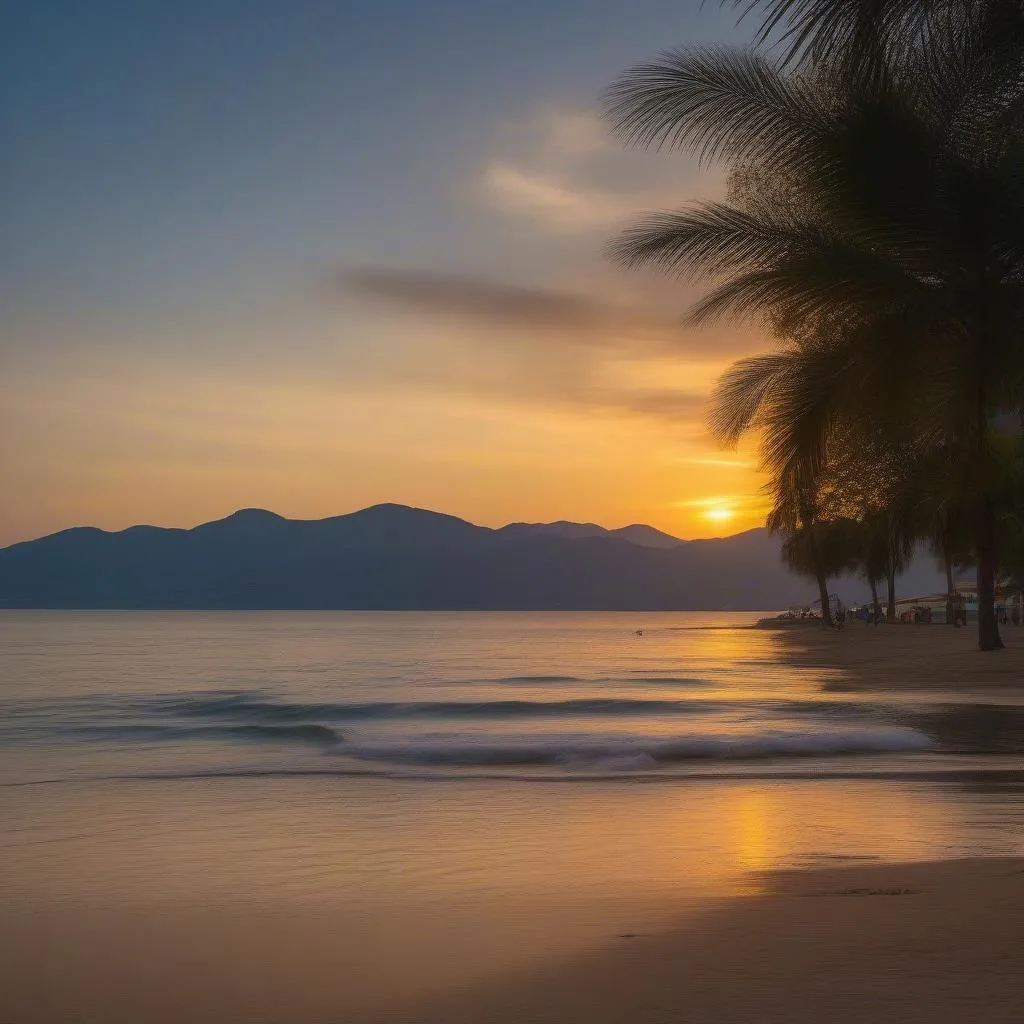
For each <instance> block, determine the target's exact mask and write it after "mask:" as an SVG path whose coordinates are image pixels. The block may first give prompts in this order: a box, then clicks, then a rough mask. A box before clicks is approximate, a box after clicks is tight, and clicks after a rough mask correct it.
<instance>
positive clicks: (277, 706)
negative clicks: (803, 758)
mask: <svg viewBox="0 0 1024 1024" xmlns="http://www.w3.org/2000/svg"><path fill="white" fill-rule="evenodd" d="M722 706H723V704H722V702H717V701H700V700H658V699H655V700H640V699H634V698H628V697H579V698H571V699H569V700H546V701H545V700H481V701H366V702H355V703H347V702H346V703H317V704H293V703H285V702H282V701H274V700H266V699H262V698H256V697H252V696H249V695H244V694H238V695H236V696H233V697H214V698H188V699H185V700H182V699H178V698H174V699H161V700H159V701H153V702H150V703H149V704H148V705H147V706H146V708H145V710H147V711H149V712H156V713H158V714H165V715H166V714H170V715H179V716H186V717H198V718H231V719H234V720H245V721H274V722H288V721H296V720H303V721H305V720H309V719H315V720H318V721H326V722H354V721H362V720H370V719H396V718H408V719H430V718H441V719H452V718H559V717H576V716H592V715H596V716H609V717H620V716H627V717H629V716H648V715H692V714H699V713H701V712H707V711H713V710H716V709H718V708H721V707H722Z"/></svg>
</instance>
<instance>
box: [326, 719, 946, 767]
mask: <svg viewBox="0 0 1024 1024" xmlns="http://www.w3.org/2000/svg"><path fill="white" fill-rule="evenodd" d="M933 748H934V743H933V741H932V740H931V739H930V738H929V737H928V736H926V735H925V734H924V733H920V732H917V731H916V730H914V729H905V728H889V729H848V730H842V731H832V732H823V731H799V730H777V731H766V732H762V733H754V734H718V735H693V736H684V737H649V736H626V735H624V736H586V735H579V734H565V735H560V736H552V735H544V736H515V737H511V736H510V737H494V736H487V737H480V738H472V737H468V736H432V737H422V738H418V739H415V740H408V739H406V740H403V741H400V742H394V741H390V742H389V741H383V742H372V743H365V742H363V743H353V744H347V745H346V746H345V747H344V748H343V753H344V754H345V755H346V756H348V757H352V758H356V759H361V760H371V761H386V762H392V763H397V764H425V765H431V764H433V765H452V766H457V765H465V766H473V765H509V766H511V765H524V766H525V765H559V766H562V767H573V766H574V765H575V766H580V767H586V766H590V765H594V766H598V767H600V766H604V767H607V768H610V769H613V770H614V769H615V768H623V769H627V770H628V769H633V770H636V769H643V768H653V767H655V766H657V765H662V764H672V763H676V762H681V761H704V760H720V761H721V760H726V761H739V760H760V759H764V758H776V757H829V756H838V755H864V754H897V753H915V752H921V751H927V750H931V749H933Z"/></svg>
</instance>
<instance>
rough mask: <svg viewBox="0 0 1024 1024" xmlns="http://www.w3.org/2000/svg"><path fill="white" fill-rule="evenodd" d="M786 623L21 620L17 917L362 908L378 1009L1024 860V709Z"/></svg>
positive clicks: (4, 789) (11, 615)
mask: <svg viewBox="0 0 1024 1024" xmlns="http://www.w3.org/2000/svg"><path fill="white" fill-rule="evenodd" d="M758 617H759V616H758V615H757V614H756V613H729V614H723V613H714V614H711V613H708V614H698V613H658V614H638V613H615V614H590V613H587V614H583V613H580V614H576V613H543V614H540V613H537V614H519V613H427V614H423V613H347V612H346V613H341V612H338V613H333V612H324V613H315V614H311V613H216V612H211V613H199V612H196V613H192V612H181V613H142V612H88V613H86V612H81V613H76V612H4V613H0V815H2V820H3V821H4V826H5V827H4V830H3V835H2V837H0V849H2V854H3V863H4V870H3V872H2V873H0V904H2V905H3V906H4V907H6V908H7V913H25V914H32V913H37V912H42V911H44V910H45V912H46V913H51V914H60V913H71V912H74V913H78V914H82V913H85V912H86V911H88V910H89V909H90V908H92V909H96V908H101V909H102V908H106V909H110V908H121V909H125V908H129V909H131V908H134V910H135V911H139V910H140V908H142V909H143V910H144V909H146V908H150V909H152V908H179V909H180V908H183V907H184V908H187V907H193V908H205V909H206V910H208V909H209V908H215V907H236V908H237V907H243V906H244V907H247V908H263V909H264V910H266V911H267V912H269V911H271V910H273V908H289V909H294V908H297V907H301V908H307V909H308V910H310V911H314V910H315V911H317V912H324V911H325V909H328V910H331V912H332V913H333V912H334V911H337V912H338V914H339V915H340V919H342V920H343V921H344V922H345V924H344V927H343V930H344V929H348V931H347V932H345V934H346V935H347V936H348V938H347V939H345V940H344V942H343V943H342V945H343V946H344V948H345V949H347V950H348V953H347V954H346V956H347V957H348V959H347V960H346V964H347V968H346V971H347V976H349V978H350V982H351V983H350V984H349V985H348V986H347V992H348V997H347V998H349V999H350V1002H351V1005H350V1006H349V1009H350V1010H351V1012H353V1013H355V1012H356V1009H355V1008H358V1007H363V1006H364V1005H369V1004H368V1003H367V1002H366V1001H367V1000H370V999H371V993H378V994H379V992H380V991H381V990H382V988H383V989H385V990H387V991H389V992H391V993H401V994H403V996H408V997H412V996H413V995H415V994H416V993H422V992H426V991H433V990H435V989H440V988H443V987H444V986H445V985H450V984H453V983H454V981H453V979H458V980H459V983H464V982H465V979H466V978H481V977H485V976H488V975H490V974H493V973H494V972H498V971H502V970H509V969H511V968H512V967H514V966H516V965H521V964H522V963H524V962H527V961H530V960H531V958H532V959H536V958H538V957H545V956H546V957H550V956H551V955H552V951H553V950H556V949H557V950H558V951H559V953H560V955H561V954H565V953H566V951H567V950H578V949H584V948H588V947H589V946H593V945H595V944H598V943H600V942H602V941H605V940H606V939H607V937H608V936H609V935H611V934H618V933H620V932H623V933H631V932H632V931H634V930H636V929H638V928H647V927H651V926H652V922H657V921H659V920H663V919H664V918H666V916H668V915H674V914H678V913H679V908H680V907H681V906H683V905H684V904H685V903H686V901H687V900H691V901H692V900H696V901H700V900H705V899H710V898H713V897H714V896H715V895H716V894H722V893H727V892H737V891H746V890H749V889H750V888H751V887H755V888H756V886H757V885H758V881H757V880H758V877H759V875H760V873H761V872H763V871H765V870H769V869H775V868H785V867H800V866H806V865H811V864H830V863H844V862H856V861H860V860H863V861H870V860H873V859H886V860H926V859H938V858H948V857H955V856H977V855H986V856H987V855H1020V854H1024V827H1022V826H1024V802H1022V801H1021V799H1020V797H1021V778H1022V775H1021V768H1022V764H1021V761H1020V757H1019V754H1020V751H1021V749H1024V747H1022V736H1024V711H1022V709H1020V708H1016V707H1003V708H993V707H991V706H989V705H987V704H982V703H979V704H975V705H971V704H965V702H964V698H963V697H962V696H961V697H957V696H955V695H952V694H943V693H931V694H921V693H915V694H913V695H911V696H908V695H906V694H900V693H898V692H891V693H889V692H885V693H882V692H873V693H869V694H858V693H854V692H851V691H850V690H848V689H845V688H844V687H843V684H842V678H841V677H840V676H839V675H838V673H836V672H834V671H832V670H822V669H820V668H812V667H801V666H799V665H796V666H794V665H793V664H791V663H790V662H791V660H792V659H787V657H786V652H785V650H784V649H783V647H782V646H780V644H779V641H778V640H777V638H776V637H775V636H774V634H772V633H771V632H769V631H765V630H758V629H753V628H751V626H752V625H753V623H754V622H755V620H756V619H757V618H758ZM12 908H13V909H12ZM19 908H20V909H19ZM61 920H68V919H65V918H62V919H61ZM75 920H76V921H82V920H85V918H75ZM63 927H65V926H62V928H63ZM75 927H79V926H78V925H75V926H72V925H67V926H66V930H69V933H70V932H73V931H74V928H75ZM81 927H82V928H84V927H85V926H84V925H81ZM76 934H77V933H76ZM82 934H83V935H85V934H86V933H85V932H83V933H82ZM296 941H297V942H299V940H296ZM305 941H311V940H309V939H308V936H307V939H306V940H305ZM336 941H337V940H336ZM82 942H83V943H86V939H85V938H83V939H82ZM300 945H301V942H300ZM396 949H400V950H403V951H404V955H403V956H402V957H397V958H396V956H395V950H396ZM456 950H457V951H458V952H457V953H456V952H455V951H456ZM368 979H372V983H371V981H370V980H368ZM372 998H376V996H373V997H372ZM58 1016H59V1015H58Z"/></svg>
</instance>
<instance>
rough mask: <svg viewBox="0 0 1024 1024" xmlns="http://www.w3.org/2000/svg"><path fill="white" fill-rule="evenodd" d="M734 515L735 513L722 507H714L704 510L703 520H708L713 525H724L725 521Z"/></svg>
mask: <svg viewBox="0 0 1024 1024" xmlns="http://www.w3.org/2000/svg"><path fill="white" fill-rule="evenodd" d="M734 515H736V513H735V511H734V510H733V509H731V508H726V507H725V506H724V505H715V506H713V507H712V508H706V509H704V518H705V519H710V520H711V521H712V522H713V523H724V522H725V521H726V520H727V519H732V517H733V516H734Z"/></svg>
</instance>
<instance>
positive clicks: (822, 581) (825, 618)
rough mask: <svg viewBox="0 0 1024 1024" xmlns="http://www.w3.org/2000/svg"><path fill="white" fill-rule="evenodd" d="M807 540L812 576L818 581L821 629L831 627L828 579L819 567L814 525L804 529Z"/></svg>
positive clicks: (819, 561) (819, 556) (819, 555)
mask: <svg viewBox="0 0 1024 1024" xmlns="http://www.w3.org/2000/svg"><path fill="white" fill-rule="evenodd" d="M806 529H807V540H808V542H809V543H810V548H811V558H812V560H813V561H814V575H815V576H816V577H817V579H818V596H819V597H820V598H821V624H822V626H823V627H828V626H831V625H832V624H833V623H832V609H831V607H830V606H829V602H828V578H827V577H826V576H825V570H824V569H823V568H822V565H821V554H820V553H819V551H818V538H817V537H816V536H815V533H814V524H813V523H812V524H811V525H809V526H807V527H806Z"/></svg>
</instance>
